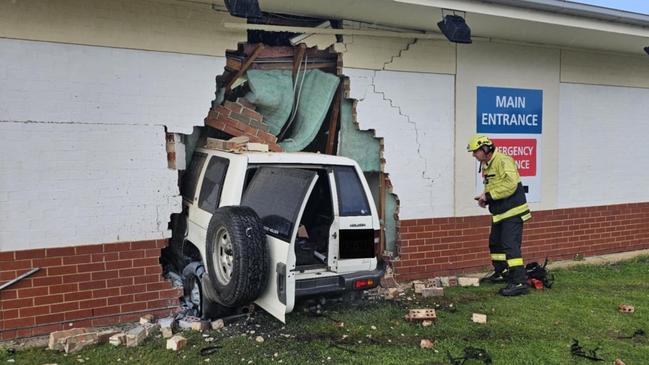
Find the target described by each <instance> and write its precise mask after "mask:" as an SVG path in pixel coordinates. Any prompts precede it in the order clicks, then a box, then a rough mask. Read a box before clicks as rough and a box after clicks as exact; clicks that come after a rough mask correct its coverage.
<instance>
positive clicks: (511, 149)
mask: <svg viewBox="0 0 649 365" xmlns="http://www.w3.org/2000/svg"><path fill="white" fill-rule="evenodd" d="M492 141H493V142H494V143H495V144H496V147H497V148H498V150H499V151H500V152H502V153H504V154H507V155H509V156H511V157H512V158H513V159H514V161H516V167H518V173H519V174H520V175H521V176H536V139H492Z"/></svg>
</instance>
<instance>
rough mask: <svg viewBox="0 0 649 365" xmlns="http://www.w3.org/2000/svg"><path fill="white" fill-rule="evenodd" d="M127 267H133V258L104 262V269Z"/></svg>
mask: <svg viewBox="0 0 649 365" xmlns="http://www.w3.org/2000/svg"><path fill="white" fill-rule="evenodd" d="M136 252H137V251H136ZM120 254H121V252H120ZM129 267H133V260H120V261H110V262H107V263H106V270H118V269H126V268H129Z"/></svg>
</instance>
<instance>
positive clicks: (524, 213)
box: [481, 151, 532, 223]
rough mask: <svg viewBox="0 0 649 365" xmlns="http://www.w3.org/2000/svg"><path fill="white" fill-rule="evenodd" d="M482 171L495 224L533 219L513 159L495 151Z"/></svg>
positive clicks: (483, 165) (482, 167) (484, 163)
mask: <svg viewBox="0 0 649 365" xmlns="http://www.w3.org/2000/svg"><path fill="white" fill-rule="evenodd" d="M481 171H482V178H483V183H484V191H485V195H486V197H487V204H489V212H490V213H491V214H492V215H493V217H492V218H493V222H494V223H498V222H500V221H502V220H504V219H507V218H512V217H520V218H521V219H522V220H523V221H526V220H528V219H530V218H531V217H532V215H531V214H530V209H529V207H528V206H527V199H526V198H525V190H524V188H523V184H522V183H521V178H520V176H519V175H518V169H517V168H516V162H514V159H513V158H511V157H510V156H508V155H506V154H504V153H502V152H499V151H494V153H493V155H492V156H491V159H490V160H489V161H488V162H483V163H482V166H481Z"/></svg>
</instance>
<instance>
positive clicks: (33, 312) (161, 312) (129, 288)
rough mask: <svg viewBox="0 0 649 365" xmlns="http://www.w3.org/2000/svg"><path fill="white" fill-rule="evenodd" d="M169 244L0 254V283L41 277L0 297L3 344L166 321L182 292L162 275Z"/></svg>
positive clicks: (152, 242)
mask: <svg viewBox="0 0 649 365" xmlns="http://www.w3.org/2000/svg"><path fill="white" fill-rule="evenodd" d="M166 245H167V242H166V240H154V241H137V242H120V243H109V244H101V245H99V244H93V245H78V246H75V247H58V248H47V249H33V250H21V251H16V252H0V282H4V281H6V280H11V279H13V278H15V277H16V276H17V275H19V274H21V273H23V272H26V271H28V270H29V269H31V268H34V267H38V268H40V271H38V272H36V273H35V274H33V275H32V276H30V277H29V278H26V279H23V280H21V281H20V282H19V283H17V284H15V285H13V286H11V287H9V288H7V289H3V290H2V291H1V292H0V340H5V339H11V338H15V337H25V336H32V335H40V334H47V333H49V332H52V331H59V330H62V329H68V328H72V327H90V326H105V325H109V324H114V323H116V322H129V321H136V320H137V319H138V318H139V317H140V316H142V315H143V314H145V313H152V314H154V315H156V316H167V315H169V314H170V313H172V312H174V311H175V310H176V308H177V307H178V297H179V296H180V295H182V293H181V290H179V289H174V288H171V287H170V285H169V282H167V281H166V280H165V279H164V278H163V277H162V275H161V271H162V268H161V267H160V264H159V263H158V258H159V257H160V249H161V248H162V247H164V246H166Z"/></svg>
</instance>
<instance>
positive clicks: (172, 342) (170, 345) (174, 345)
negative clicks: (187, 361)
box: [167, 335, 187, 351]
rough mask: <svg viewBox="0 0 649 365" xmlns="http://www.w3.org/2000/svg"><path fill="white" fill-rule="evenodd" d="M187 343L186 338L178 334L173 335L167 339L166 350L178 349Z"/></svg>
mask: <svg viewBox="0 0 649 365" xmlns="http://www.w3.org/2000/svg"><path fill="white" fill-rule="evenodd" d="M185 345H187V339H186V338H185V337H183V336H180V335H175V336H173V337H172V338H170V339H168V340H167V350H173V351H178V350H180V349H181V348H183V347H184V346H185Z"/></svg>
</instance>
